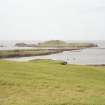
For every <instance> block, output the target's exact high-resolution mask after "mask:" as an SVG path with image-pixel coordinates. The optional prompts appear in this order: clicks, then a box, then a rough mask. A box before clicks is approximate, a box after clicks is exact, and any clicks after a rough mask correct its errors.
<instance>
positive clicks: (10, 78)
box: [0, 61, 105, 105]
mask: <svg viewBox="0 0 105 105" xmlns="http://www.w3.org/2000/svg"><path fill="white" fill-rule="evenodd" d="M0 105H105V68H104V67H89V66H77V65H60V64H59V63H57V62H52V61H37V62H25V63H20V62H8V61H0Z"/></svg>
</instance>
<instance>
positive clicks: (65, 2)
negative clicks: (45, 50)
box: [0, 0, 105, 40]
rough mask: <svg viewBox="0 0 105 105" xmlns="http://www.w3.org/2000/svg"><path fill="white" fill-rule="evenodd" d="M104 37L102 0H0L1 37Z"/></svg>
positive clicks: (67, 38) (29, 38)
mask: <svg viewBox="0 0 105 105" xmlns="http://www.w3.org/2000/svg"><path fill="white" fill-rule="evenodd" d="M49 39H64V40H99V39H100V40H101V39H102V40H105V0H0V40H49Z"/></svg>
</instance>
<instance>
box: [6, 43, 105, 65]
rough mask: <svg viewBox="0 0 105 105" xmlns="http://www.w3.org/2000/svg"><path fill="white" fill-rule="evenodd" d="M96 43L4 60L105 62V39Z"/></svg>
mask: <svg viewBox="0 0 105 105" xmlns="http://www.w3.org/2000/svg"><path fill="white" fill-rule="evenodd" d="M96 43H98V45H99V47H98V48H87V49H82V50H77V51H65V52H63V53H58V54H52V55H46V56H32V57H21V58H8V59H6V60H12V61H21V62H24V61H29V60H33V59H52V60H63V61H67V62H68V63H69V64H89V65H91V64H93V65H95V64H105V41H100V42H96Z"/></svg>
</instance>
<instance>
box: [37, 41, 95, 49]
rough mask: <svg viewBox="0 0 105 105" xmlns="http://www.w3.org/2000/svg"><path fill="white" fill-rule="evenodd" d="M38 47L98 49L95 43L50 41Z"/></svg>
mask: <svg viewBox="0 0 105 105" xmlns="http://www.w3.org/2000/svg"><path fill="white" fill-rule="evenodd" d="M38 47H77V48H84V47H97V45H96V44H93V43H67V42H65V41H62V40H50V41H45V42H43V43H39V44H38Z"/></svg>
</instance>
